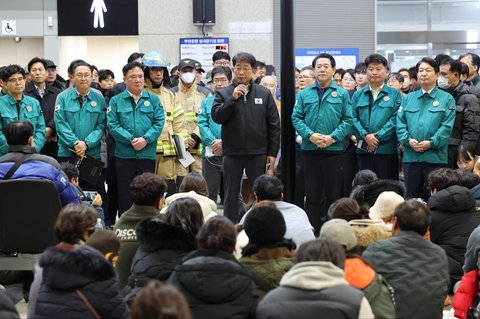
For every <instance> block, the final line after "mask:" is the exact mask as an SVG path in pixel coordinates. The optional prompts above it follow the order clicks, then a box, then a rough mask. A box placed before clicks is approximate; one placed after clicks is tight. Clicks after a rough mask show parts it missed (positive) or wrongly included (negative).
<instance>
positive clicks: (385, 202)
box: [368, 192, 405, 219]
mask: <svg viewBox="0 0 480 319" xmlns="http://www.w3.org/2000/svg"><path fill="white" fill-rule="evenodd" d="M404 201H405V199H404V198H403V197H402V196H400V195H398V194H397V193H395V192H383V193H381V194H380V195H379V196H378V198H377V200H376V201H375V204H374V205H373V206H372V207H370V212H369V214H368V216H369V217H370V218H371V219H381V218H385V217H391V216H393V213H394V212H395V208H396V207H397V206H398V205H400V204H401V203H403V202H404Z"/></svg>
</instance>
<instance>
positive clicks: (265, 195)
mask: <svg viewBox="0 0 480 319" xmlns="http://www.w3.org/2000/svg"><path fill="white" fill-rule="evenodd" d="M282 192H283V184H282V181H281V180H280V179H279V178H278V177H276V176H274V175H267V174H264V175H261V176H259V177H258V178H257V179H256V180H255V182H254V183H253V193H254V194H255V196H256V197H257V200H259V201H262V200H277V201H278V200H282Z"/></svg>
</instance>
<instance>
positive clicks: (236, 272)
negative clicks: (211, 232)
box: [169, 249, 258, 319]
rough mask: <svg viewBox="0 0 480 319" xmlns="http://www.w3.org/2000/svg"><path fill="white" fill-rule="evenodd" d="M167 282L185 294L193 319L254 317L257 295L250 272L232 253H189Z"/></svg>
mask: <svg viewBox="0 0 480 319" xmlns="http://www.w3.org/2000/svg"><path fill="white" fill-rule="evenodd" d="M169 283H171V284H173V285H175V286H176V287H177V288H179V289H180V290H181V291H182V293H183V294H184V295H185V297H186V298H187V301H188V304H189V306H190V311H191V312H192V316H193V318H194V319H203V318H209V319H220V318H225V319H227V318H228V319H240V318H255V310H256V307H257V302H258V296H257V288H256V287H255V283H254V282H253V280H252V278H251V276H250V274H249V273H248V272H247V271H246V270H245V269H244V268H243V267H242V266H241V265H240V264H239V263H238V261H237V260H236V259H235V257H233V255H231V254H229V253H227V252H224V251H219V250H210V249H201V250H195V251H193V252H191V253H190V254H188V255H187V256H186V257H185V259H184V261H183V263H182V264H181V265H180V266H177V268H176V269H175V272H174V273H173V274H172V276H171V277H170V279H169Z"/></svg>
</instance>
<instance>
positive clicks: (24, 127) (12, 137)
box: [4, 120, 33, 146]
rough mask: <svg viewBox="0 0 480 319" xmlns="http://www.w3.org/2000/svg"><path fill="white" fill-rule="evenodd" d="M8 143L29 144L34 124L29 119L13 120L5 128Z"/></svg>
mask: <svg viewBox="0 0 480 319" xmlns="http://www.w3.org/2000/svg"><path fill="white" fill-rule="evenodd" d="M4 134H5V138H6V140H7V143H8V145H11V146H12V145H28V142H29V140H30V138H33V125H32V123H30V122H28V121H18V120H17V121H13V122H11V123H9V124H8V125H7V126H6V127H5V129H4Z"/></svg>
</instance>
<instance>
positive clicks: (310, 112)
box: [292, 81, 352, 152]
mask: <svg viewBox="0 0 480 319" xmlns="http://www.w3.org/2000/svg"><path fill="white" fill-rule="evenodd" d="M292 122H293V126H294V127H295V130H296V131H297V133H298V134H299V135H300V136H301V137H302V151H317V150H318V151H320V152H324V151H326V152H329V151H335V152H342V151H343V139H344V138H345V136H347V134H348V132H350V129H351V128H352V109H351V105H350V96H349V94H348V92H347V91H346V90H344V89H342V88H340V87H338V86H337V85H336V84H335V82H333V81H331V82H330V86H329V87H327V88H326V89H325V91H324V93H323V96H322V100H321V101H320V99H319V96H318V87H317V85H316V84H313V85H311V86H309V87H307V88H305V89H304V90H303V91H300V93H298V94H297V101H296V102H295V106H294V108H293V113H292ZM313 133H320V134H324V135H330V136H332V137H333V138H334V139H335V143H333V144H332V145H330V146H329V147H327V148H324V149H319V148H317V146H316V145H315V144H313V143H312V142H310V140H309V137H310V135H312V134H313Z"/></svg>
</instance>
